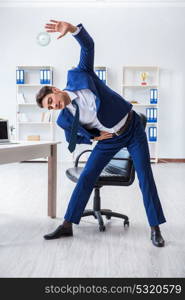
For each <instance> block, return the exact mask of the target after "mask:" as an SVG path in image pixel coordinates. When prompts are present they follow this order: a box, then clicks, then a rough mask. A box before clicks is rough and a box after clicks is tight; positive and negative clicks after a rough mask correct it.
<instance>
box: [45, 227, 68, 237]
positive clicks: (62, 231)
mask: <svg viewBox="0 0 185 300" xmlns="http://www.w3.org/2000/svg"><path fill="white" fill-rule="evenodd" d="M72 235H73V228H72V226H70V227H64V226H63V225H60V226H58V227H57V229H56V230H55V231H53V232H51V233H49V234H46V235H44V239H45V240H53V239H58V238H60V237H68V236H72Z"/></svg>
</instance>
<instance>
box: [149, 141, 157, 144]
mask: <svg viewBox="0 0 185 300" xmlns="http://www.w3.org/2000/svg"><path fill="white" fill-rule="evenodd" d="M157 142H158V141H155V142H150V141H148V143H149V144H157Z"/></svg>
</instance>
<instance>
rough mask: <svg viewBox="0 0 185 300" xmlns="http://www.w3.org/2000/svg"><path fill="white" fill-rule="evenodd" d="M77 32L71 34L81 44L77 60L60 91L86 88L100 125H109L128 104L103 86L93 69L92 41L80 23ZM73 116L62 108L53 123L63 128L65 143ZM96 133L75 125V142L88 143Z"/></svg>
mask: <svg viewBox="0 0 185 300" xmlns="http://www.w3.org/2000/svg"><path fill="white" fill-rule="evenodd" d="M78 27H81V30H80V32H79V33H78V34H77V35H75V36H74V38H75V39H76V40H77V41H78V42H79V44H80V46H81V53H80V61H79V64H78V66H77V67H76V68H74V69H72V70H69V71H68V77H67V86H66V88H65V89H64V90H68V91H77V90H81V89H90V90H91V91H92V92H93V93H94V94H95V95H96V108H97V118H98V120H99V121H100V123H101V124H102V125H104V126H105V127H107V128H111V127H113V126H114V125H116V124H117V123H118V122H119V121H121V119H123V118H124V116H125V115H126V114H127V113H128V112H129V111H130V110H131V108H132V104H130V103H129V102H128V101H126V100H125V99H123V97H121V96H120V95H119V94H117V93H116V92H114V91H113V90H111V89H110V88H109V87H108V86H106V85H105V84H104V83H103V81H102V80H101V79H99V77H98V76H97V75H96V73H95V72H94V42H93V39H92V38H91V36H90V35H89V34H88V32H87V31H86V30H85V28H84V27H83V25H82V24H79V25H78ZM72 122H73V116H72V114H71V113H70V112H69V110H68V109H67V108H64V109H63V110H62V111H61V112H60V114H59V116H58V119H57V124H58V125H59V126H60V127H61V128H63V129H64V131H65V136H66V140H67V142H69V139H70V134H71V125H72ZM98 135H99V130H97V129H92V130H89V129H88V130H87V129H85V127H84V126H80V125H79V128H78V135H77V143H78V144H92V142H91V139H92V138H93V137H94V136H98Z"/></svg>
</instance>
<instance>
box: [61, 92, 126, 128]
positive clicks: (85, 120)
mask: <svg viewBox="0 0 185 300" xmlns="http://www.w3.org/2000/svg"><path fill="white" fill-rule="evenodd" d="M66 92H67V94H68V95H69V97H70V99H71V101H72V100H74V99H75V101H76V103H77V104H78V106H79V121H80V124H81V125H85V127H86V128H87V129H92V128H97V129H98V130H100V131H107V132H110V133H114V132H117V131H118V130H119V129H120V128H121V127H122V126H123V125H124V124H125V122H126V119H127V116H128V114H126V116H125V117H124V118H123V119H122V120H121V121H120V122H119V123H117V124H116V125H115V126H114V127H112V128H107V127H105V126H103V125H102V124H101V123H100V121H99V120H98V118H97V111H96V102H95V99H96V96H95V95H94V93H93V92H91V91H90V90H89V89H83V90H78V91H75V92H71V91H66ZM66 108H67V109H68V110H69V111H70V112H71V113H72V115H73V116H74V115H75V111H76V108H75V106H73V105H72V103H70V104H68V105H67V106H66ZM110 118H111V113H110Z"/></svg>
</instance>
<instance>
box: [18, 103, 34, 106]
mask: <svg viewBox="0 0 185 300" xmlns="http://www.w3.org/2000/svg"><path fill="white" fill-rule="evenodd" d="M17 105H20V106H35V105H36V106H38V105H37V104H36V103H17Z"/></svg>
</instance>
